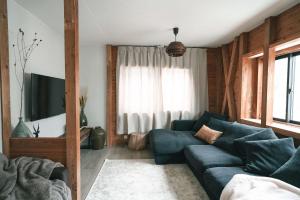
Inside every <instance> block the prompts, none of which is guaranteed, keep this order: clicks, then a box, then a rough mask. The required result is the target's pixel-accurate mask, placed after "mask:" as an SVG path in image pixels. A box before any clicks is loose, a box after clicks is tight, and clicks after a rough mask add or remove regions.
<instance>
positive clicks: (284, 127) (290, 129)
mask: <svg viewBox="0 0 300 200" xmlns="http://www.w3.org/2000/svg"><path fill="white" fill-rule="evenodd" d="M268 127H270V128H272V129H273V130H274V131H275V132H276V133H279V134H281V135H284V136H288V137H294V138H297V139H300V126H299V125H296V124H290V123H284V122H278V121H273V122H272V123H271V124H270V125H268Z"/></svg>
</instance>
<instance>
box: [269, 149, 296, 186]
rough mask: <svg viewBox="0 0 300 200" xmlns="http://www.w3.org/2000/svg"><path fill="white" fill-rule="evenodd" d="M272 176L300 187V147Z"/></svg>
mask: <svg viewBox="0 0 300 200" xmlns="http://www.w3.org/2000/svg"><path fill="white" fill-rule="evenodd" d="M271 177H272V178H277V179H280V180H282V181H284V182H287V183H289V184H291V185H294V186H296V187H298V188H300V147H298V149H297V151H296V153H295V154H294V155H293V156H292V157H291V158H290V159H289V160H288V161H287V162H286V163H285V164H284V165H282V166H281V167H280V168H279V169H277V170H276V171H275V172H274V173H273V174H272V175H271Z"/></svg>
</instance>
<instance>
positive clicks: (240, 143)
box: [233, 128, 278, 160]
mask: <svg viewBox="0 0 300 200" xmlns="http://www.w3.org/2000/svg"><path fill="white" fill-rule="evenodd" d="M269 139H278V137H277V136H276V135H275V133H274V132H273V130H272V129H271V128H266V129H264V130H261V131H259V132H257V133H253V134H251V135H246V136H244V137H241V138H237V139H235V140H234V141H233V143H234V146H235V149H236V151H237V152H238V153H239V156H240V157H241V158H242V159H244V160H245V159H246V149H245V142H246V141H255V140H269Z"/></svg>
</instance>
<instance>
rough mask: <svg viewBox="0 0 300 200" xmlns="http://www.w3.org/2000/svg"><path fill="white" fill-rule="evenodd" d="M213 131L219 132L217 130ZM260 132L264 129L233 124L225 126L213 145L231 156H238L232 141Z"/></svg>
mask: <svg viewBox="0 0 300 200" xmlns="http://www.w3.org/2000/svg"><path fill="white" fill-rule="evenodd" d="M211 128H212V127H211ZM213 129H215V130H218V131H220V130H219V129H217V128H213ZM262 130H264V129H263V128H257V127H254V126H248V125H244V124H240V123H237V122H234V123H232V124H231V125H230V126H225V130H223V131H222V132H223V135H222V136H221V137H220V138H219V139H217V141H216V142H215V143H214V144H213V145H215V146H217V147H219V148H221V149H224V150H225V151H228V152H230V153H232V154H235V155H238V152H237V151H236V149H235V146H234V140H235V139H237V138H241V137H244V136H247V135H251V134H253V133H257V132H259V131H262Z"/></svg>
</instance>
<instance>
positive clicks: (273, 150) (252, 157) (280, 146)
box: [244, 138, 295, 176]
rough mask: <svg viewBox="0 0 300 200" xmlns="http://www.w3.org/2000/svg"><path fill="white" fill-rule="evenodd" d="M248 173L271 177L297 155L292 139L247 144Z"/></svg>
mask: <svg viewBox="0 0 300 200" xmlns="http://www.w3.org/2000/svg"><path fill="white" fill-rule="evenodd" d="M245 147H246V165H245V168H244V170H245V171H246V172H250V173H254V174H259V175H263V176H269V175H270V174H272V173H273V172H275V171H276V170H277V169H278V168H279V167H281V166H282V165H283V164H284V163H286V162H287V161H288V160H289V159H290V157H291V156H292V155H293V154H294V153H295V147H294V142H293V139H292V138H284V139H273V140H258V141H247V142H245Z"/></svg>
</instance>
